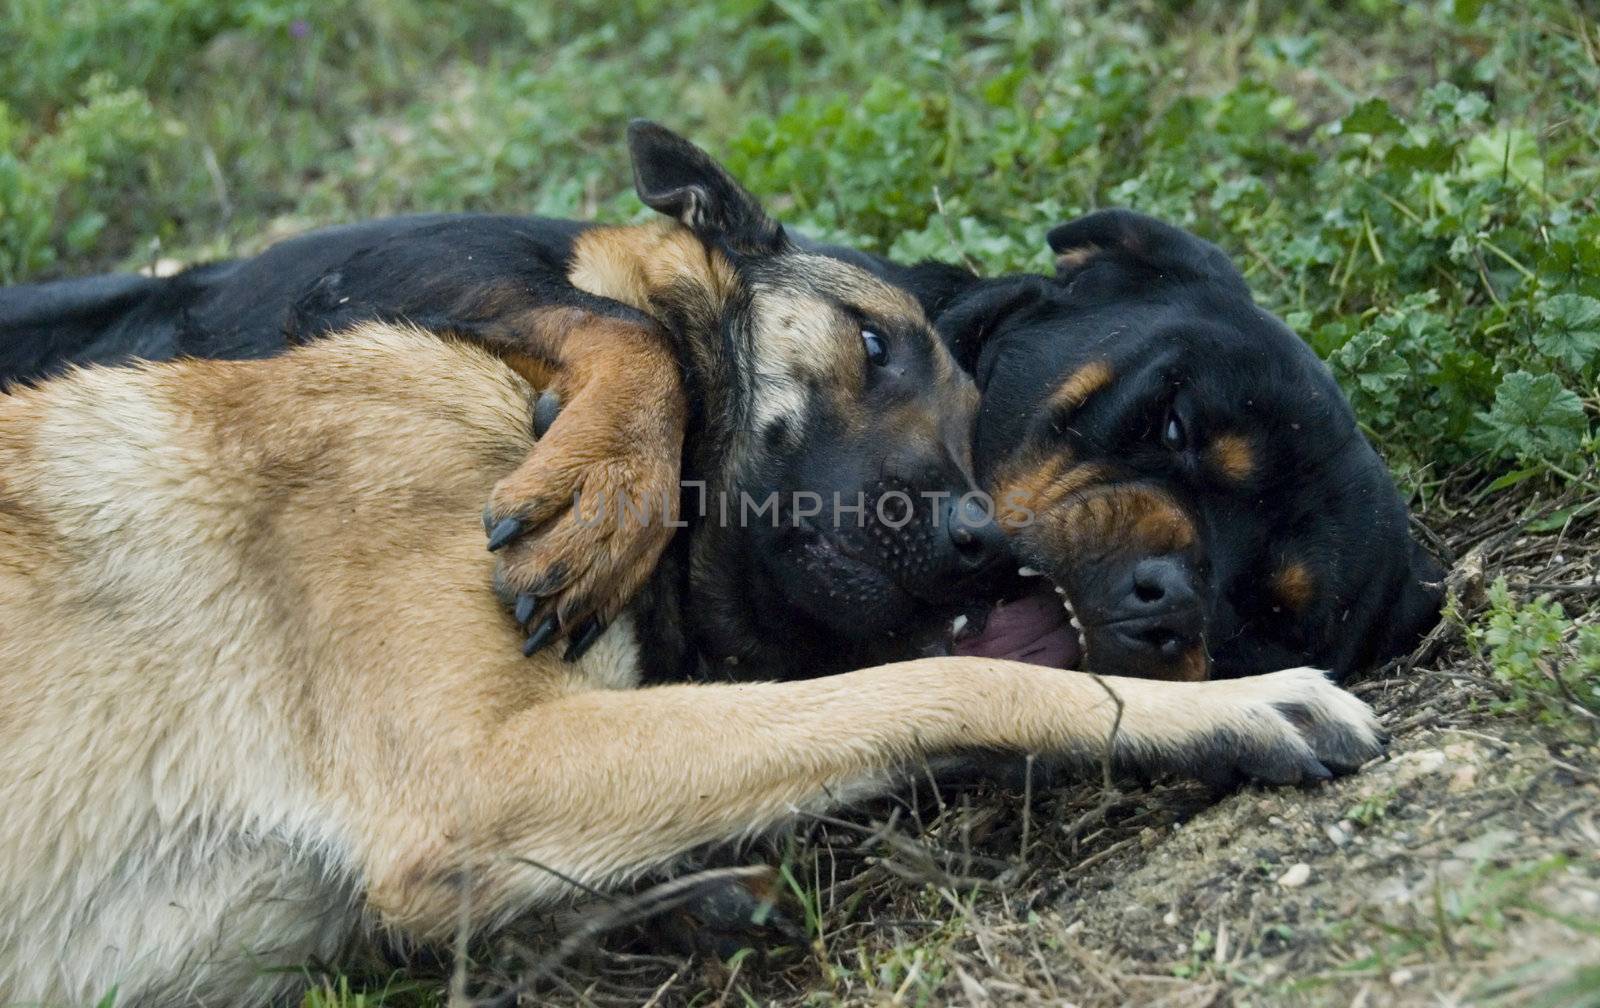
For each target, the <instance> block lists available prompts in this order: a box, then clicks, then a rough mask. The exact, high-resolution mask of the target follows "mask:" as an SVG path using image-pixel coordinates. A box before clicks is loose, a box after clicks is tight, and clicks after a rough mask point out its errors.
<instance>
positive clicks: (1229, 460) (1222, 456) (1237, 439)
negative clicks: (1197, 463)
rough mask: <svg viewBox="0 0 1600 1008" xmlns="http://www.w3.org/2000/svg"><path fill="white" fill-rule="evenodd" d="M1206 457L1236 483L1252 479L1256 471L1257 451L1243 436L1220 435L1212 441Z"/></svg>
mask: <svg viewBox="0 0 1600 1008" xmlns="http://www.w3.org/2000/svg"><path fill="white" fill-rule="evenodd" d="M1206 456H1207V457H1208V458H1209V459H1210V460H1211V464H1212V465H1213V466H1215V467H1216V468H1217V471H1218V472H1220V473H1222V474H1223V475H1224V476H1226V477H1228V478H1229V479H1231V480H1233V481H1235V482H1242V481H1244V480H1247V479H1249V478H1250V475H1251V474H1252V473H1254V472H1255V471H1256V453H1255V449H1253V448H1251V447H1250V439H1249V438H1247V437H1245V436H1244V435H1243V434H1219V435H1217V436H1216V437H1214V438H1212V439H1211V445H1210V447H1208V448H1207V449H1206Z"/></svg>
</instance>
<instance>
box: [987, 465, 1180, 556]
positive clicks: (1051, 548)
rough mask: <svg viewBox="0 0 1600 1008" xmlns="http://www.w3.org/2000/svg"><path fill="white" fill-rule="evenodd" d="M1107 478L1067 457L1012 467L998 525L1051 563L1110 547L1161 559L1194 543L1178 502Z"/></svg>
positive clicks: (1002, 482)
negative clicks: (1053, 559)
mask: <svg viewBox="0 0 1600 1008" xmlns="http://www.w3.org/2000/svg"><path fill="white" fill-rule="evenodd" d="M1112 478H1113V474H1112V472H1111V471H1110V470H1109V469H1108V468H1107V467H1105V466H1100V465H1095V464H1084V465H1074V464H1072V462H1071V461H1070V460H1069V459H1067V458H1066V457H1065V456H1064V455H1060V457H1059V458H1044V459H1035V460H1034V461H1033V462H1032V463H1031V464H1025V465H1021V466H1016V467H1012V468H1011V469H1010V470H1009V471H1007V472H1006V473H1005V474H1004V475H1003V476H1002V477H1001V478H1000V479H999V480H998V481H997V485H996V489H995V491H994V495H995V499H996V510H997V513H998V515H999V520H1000V521H1001V523H1002V524H1003V525H1005V526H1006V527H1007V528H1008V529H1009V530H1010V531H1012V532H1014V533H1016V534H1018V535H1020V536H1021V537H1022V539H1023V540H1024V541H1025V542H1027V543H1029V544H1030V545H1031V546H1032V547H1034V549H1036V550H1037V551H1038V552H1041V553H1043V554H1044V555H1046V556H1051V557H1062V558H1067V559H1070V558H1071V557H1072V556H1075V555H1077V554H1078V553H1080V552H1082V551H1084V550H1095V551H1101V552H1103V551H1105V550H1108V549H1110V550H1123V551H1127V552H1130V553H1135V554H1138V555H1143V556H1160V555H1162V554H1166V553H1177V552H1181V551H1183V550H1186V549H1188V548H1189V547H1191V546H1193V545H1194V542H1195V538H1196V533H1195V527H1194V522H1193V521H1192V520H1191V519H1190V518H1189V515H1188V513H1187V512H1185V511H1184V510H1183V508H1182V507H1180V506H1179V505H1178V503H1177V501H1175V500H1173V499H1172V498H1171V497H1170V496H1168V495H1167V494H1166V493H1165V492H1163V491H1161V490H1159V489H1157V488H1155V487H1152V486H1147V485H1144V484H1141V483H1114V482H1111V480H1112Z"/></svg>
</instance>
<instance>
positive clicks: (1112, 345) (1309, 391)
mask: <svg viewBox="0 0 1600 1008" xmlns="http://www.w3.org/2000/svg"><path fill="white" fill-rule="evenodd" d="M1049 240H1050V244H1051V246H1052V248H1053V249H1054V250H1055V251H1056V252H1057V253H1058V254H1061V255H1062V256H1063V258H1062V260H1061V264H1060V269H1059V270H1058V273H1057V275H1056V276H1054V277H1042V276H1024V277H1006V278H1001V279H997V280H991V281H982V282H973V283H969V284H967V285H966V286H965V288H964V289H963V290H962V291H961V293H960V294H958V295H957V296H956V297H955V298H954V299H953V301H952V302H951V304H950V305H949V307H948V308H947V310H946V311H945V312H944V313H943V314H942V315H941V317H940V318H939V323H938V324H939V327H940V329H941V332H942V334H943V335H944V337H945V339H946V341H947V342H948V343H949V344H950V346H951V348H952V350H953V351H954V352H955V354H956V356H957V359H958V360H960V361H961V362H962V364H963V366H965V367H968V368H969V369H970V370H971V371H972V372H973V374H974V375H975V376H976V378H977V381H978V386H979V389H980V390H981V392H982V394H983V400H982V406H981V407H980V411H979V417H978V424H977V431H976V436H975V446H974V455H975V458H976V462H977V466H978V470H979V477H980V479H983V478H985V477H986V476H989V475H991V474H993V473H994V472H995V471H996V470H997V469H999V468H1001V467H1002V466H1004V465H1005V464H1007V462H1009V461H1012V460H1015V459H1017V458H1019V457H1027V456H1030V455H1031V456H1033V457H1046V456H1048V455H1050V454H1052V453H1056V452H1069V453H1071V456H1072V457H1073V458H1074V459H1075V460H1077V461H1079V462H1088V463H1101V464H1104V465H1107V466H1109V467H1111V468H1113V469H1114V470H1115V471H1116V472H1117V473H1118V475H1117V476H1116V477H1114V479H1117V480H1123V481H1129V482H1142V483H1147V484H1151V485H1154V486H1156V487H1159V488H1160V489H1162V490H1164V491H1166V492H1167V493H1168V494H1170V495H1171V496H1172V497H1174V498H1175V499H1176V500H1177V501H1178V502H1179V503H1180V504H1181V505H1182V507H1183V509H1184V510H1185V511H1186V512H1187V513H1188V514H1189V515H1190V516H1191V517H1192V518H1193V519H1194V522H1195V524H1196V525H1197V526H1198V528H1199V531H1200V543H1199V548H1198V554H1199V555H1198V558H1197V562H1193V563H1191V564H1190V565H1189V566H1188V568H1187V576H1188V577H1189V578H1190V580H1191V581H1192V583H1193V588H1194V590H1195V591H1196V592H1197V594H1198V595H1199V596H1200V598H1201V600H1202V602H1203V609H1204V619H1205V626H1204V636H1205V644H1206V647H1207V649H1208V651H1209V653H1210V656H1211V658H1212V661H1213V667H1212V674H1213V675H1222V676H1238V675H1250V674H1255V673H1260V672H1268V671H1272V670H1275V669H1279V668H1285V667H1289V666H1296V665H1311V666H1315V667H1319V668H1327V669H1330V670H1332V671H1333V672H1334V674H1335V675H1336V676H1338V677H1343V676H1346V675H1349V674H1350V673H1352V672H1355V671H1357V670H1360V669H1364V668H1368V667H1370V666H1372V665H1374V664H1376V663H1378V662H1381V661H1384V660H1386V659H1388V658H1390V657H1392V656H1394V655H1396V654H1399V653H1402V652H1404V651H1406V650H1409V648H1410V647H1411V646H1412V645H1413V644H1414V643H1415V641H1416V640H1417V638H1418V637H1419V636H1420V634H1421V633H1422V632H1423V631H1424V630H1426V629H1427V628H1428V627H1430V626H1432V625H1433V623H1434V622H1435V621H1436V620H1437V618H1438V611H1439V605H1440V602H1441V599H1442V588H1441V581H1442V578H1443V572H1442V571H1441V569H1440V567H1439V565H1438V563H1437V562H1436V561H1434V559H1433V558H1432V557H1430V556H1429V555H1428V554H1427V553H1426V551H1425V550H1423V549H1422V548H1421V547H1420V546H1419V545H1418V544H1417V543H1416V542H1415V541H1414V540H1413V539H1412V538H1411V535H1410V532H1409V529H1408V525H1407V515H1406V509H1405V506H1404V503H1403V501H1402V500H1401V498H1400V495H1399V494H1398V493H1397V491H1396V489H1395V486H1394V483H1393V481H1392V479H1391V478H1390V475H1389V472H1388V469H1387V468H1386V467H1385V466H1384V464H1383V462H1382V460H1381V459H1380V458H1379V457H1378V455H1377V453H1376V452H1375V451H1374V450H1373V448H1372V446H1371V444H1370V443H1369V442H1368V441H1367V440H1366V438H1365V437H1364V436H1363V435H1362V433H1361V431H1360V429H1359V428H1358V426H1357V424H1356V420H1355V417H1354V416H1353V415H1352V413H1351V411H1350V407H1349V405H1348V403H1347V402H1346V400H1345V398H1344V396H1343V394H1342V393H1341V391H1340V390H1339V388H1338V386H1337V384H1336V383H1335V382H1334V380H1333V377H1332V375H1331V374H1330V373H1329V371H1328V369H1327V367H1326V366H1325V365H1324V364H1323V363H1322V361H1321V360H1319V359H1318V358H1317V356H1316V355H1315V354H1314V353H1313V352H1312V351H1311V349H1310V347H1308V346H1307V345H1306V344H1305V343H1304V342H1303V341H1301V340H1300V339H1299V338H1298V337H1296V336H1295V335H1294V333H1292V332H1291V331H1290V330H1289V329H1288V328H1287V327H1286V326H1285V325H1284V324H1283V323H1282V322H1281V321H1279V320H1278V319H1277V318H1275V317H1273V316H1272V315H1271V314H1270V313H1268V312H1266V311H1264V310H1262V309H1261V308H1260V307H1258V306H1257V305H1256V304H1255V302H1254V301H1253V300H1252V298H1251V295H1250V291H1249V288H1248V287H1247V286H1246V284H1245V281H1244V278H1243V277H1242V276H1241V275H1240V274H1239V272H1238V270H1237V269H1236V268H1235V267H1234V266H1233V264H1232V263H1231V262H1230V261H1229V259H1228V257H1227V256H1226V255H1225V254H1224V253H1223V252H1222V250H1221V249H1219V248H1217V247H1216V246H1215V245H1213V244H1211V243H1210V242H1206V241H1203V240H1201V239H1199V238H1197V237H1195V236H1194V235H1192V234H1190V233H1188V232H1186V231H1183V230H1181V229H1179V228H1176V227H1172V226H1171V225H1168V224H1165V223H1162V222H1160V221H1157V220H1154V219H1152V218H1149V217H1146V216H1144V215H1141V214H1137V213H1133V212H1131V211H1126V210H1105V211H1100V212H1097V213H1094V214H1090V215H1089V216H1087V217H1084V218H1081V219H1079V220H1077V221H1074V222H1071V223H1068V224H1064V225H1062V226H1061V227H1058V228H1056V229H1054V230H1053V231H1052V232H1051V233H1050V236H1049ZM1091 360H1103V361H1107V362H1109V364H1110V365H1111V368H1112V371H1113V374H1114V375H1115V378H1114V382H1113V384H1112V386H1111V387H1110V388H1108V389H1106V390H1104V391H1103V392H1101V393H1098V394H1096V395H1095V396H1094V397H1092V398H1091V399H1090V400H1089V402H1088V403H1087V404H1085V406H1084V407H1083V408H1082V409H1079V410H1076V411H1074V412H1073V414H1072V416H1071V418H1070V422H1065V423H1063V422H1061V421H1060V419H1059V418H1057V417H1055V416H1053V415H1051V411H1050V408H1049V406H1048V403H1049V400H1050V396H1051V394H1052V393H1054V392H1055V391H1056V390H1057V389H1058V388H1059V387H1060V385H1061V383H1062V381H1063V380H1064V379H1066V378H1067V376H1069V375H1071V374H1073V373H1074V372H1075V371H1076V370H1077V369H1078V368H1079V367H1081V366H1082V365H1083V364H1085V363H1086V362H1088V361H1091ZM1172 408H1176V409H1177V410H1179V412H1180V414H1181V419H1182V421H1183V423H1184V426H1185V428H1186V430H1187V432H1188V434H1189V435H1190V437H1191V440H1193V441H1194V444H1193V445H1191V446H1190V450H1189V451H1187V452H1179V453H1174V452H1173V451H1171V450H1169V449H1167V448H1166V447H1165V446H1164V445H1163V443H1162V441H1161V433H1162V431H1161V427H1162V422H1163V420H1164V419H1165V417H1166V416H1167V412H1166V411H1167V410H1169V409H1172ZM1223 433H1237V434H1242V435H1244V436H1246V437H1247V438H1248V440H1249V443H1250V445H1251V446H1252V448H1253V452H1252V455H1253V463H1254V465H1253V470H1252V472H1251V473H1250V474H1249V476H1248V477H1247V478H1245V479H1244V480H1241V481H1233V480H1229V479H1225V478H1219V477H1218V474H1217V473H1216V472H1214V471H1212V470H1211V469H1210V467H1208V465H1207V464H1206V462H1205V459H1204V457H1203V455H1204V450H1205V444H1206V439H1207V438H1209V437H1212V436H1215V435H1219V434H1223ZM1031 559H1032V560H1034V561H1035V562H1036V563H1037V564H1039V565H1040V566H1041V567H1043V568H1044V569H1045V570H1046V571H1047V572H1052V573H1053V574H1055V576H1057V579H1058V580H1059V581H1062V582H1064V583H1065V582H1071V581H1072V580H1073V577H1072V575H1071V574H1070V573H1067V571H1068V570H1069V569H1070V568H1072V567H1074V566H1075V565H1079V566H1081V565H1083V563H1084V559H1083V558H1075V557H1059V556H1036V557H1032V558H1031ZM1139 559H1141V558H1140V557H1137V556H1135V557H1131V558H1128V562H1130V563H1131V562H1134V561H1137V560H1139ZM1291 561H1295V562H1300V563H1303V564H1305V566H1306V568H1307V570H1308V572H1309V574H1310V576H1311V583H1312V585H1313V591H1312V593H1311V596H1310V599H1309V601H1308V604H1307V605H1306V607H1305V608H1304V609H1303V610H1301V611H1298V612H1297V611H1295V610H1294V608H1293V607H1292V606H1289V605H1287V604H1285V602H1284V600H1283V598H1282V597H1281V596H1280V595H1279V594H1277V593H1275V591H1274V590H1273V587H1272V584H1273V578H1274V576H1275V574H1276V573H1277V572H1278V571H1279V570H1281V568H1282V566H1283V565H1284V564H1286V563H1288V562H1291ZM1077 580H1078V583H1076V584H1070V585H1069V587H1070V588H1071V589H1072V590H1069V595H1072V596H1074V598H1073V602H1074V604H1075V606H1076V607H1077V609H1078V612H1079V615H1080V617H1082V618H1084V619H1085V622H1087V621H1088V614H1089V613H1091V612H1092V611H1093V610H1094V609H1095V607H1096V606H1095V603H1096V599H1095V597H1094V596H1096V595H1097V594H1102V595H1103V594H1104V593H1106V592H1110V591H1114V590H1116V587H1117V586H1115V585H1113V584H1110V583H1108V579H1107V578H1104V577H1102V578H1099V579H1093V578H1091V579H1089V580H1090V581H1092V582H1093V581H1098V582H1099V583H1087V584H1085V583H1083V581H1084V579H1083V578H1081V577H1080V578H1078V579H1077ZM1094 650H1095V648H1094V642H1093V637H1092V635H1091V646H1090V653H1091V656H1093V654H1094Z"/></svg>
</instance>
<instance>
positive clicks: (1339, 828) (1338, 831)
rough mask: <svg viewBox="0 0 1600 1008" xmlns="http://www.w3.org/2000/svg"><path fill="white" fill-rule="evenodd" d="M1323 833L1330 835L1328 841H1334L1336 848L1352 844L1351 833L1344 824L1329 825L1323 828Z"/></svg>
mask: <svg viewBox="0 0 1600 1008" xmlns="http://www.w3.org/2000/svg"><path fill="white" fill-rule="evenodd" d="M1322 831H1323V832H1324V833H1326V834H1328V839H1329V840H1332V841H1333V844H1334V846H1335V847H1343V846H1344V845H1345V844H1347V843H1349V842H1350V831H1349V830H1347V829H1345V828H1344V824H1343V823H1328V824H1327V825H1326V826H1324V827H1322Z"/></svg>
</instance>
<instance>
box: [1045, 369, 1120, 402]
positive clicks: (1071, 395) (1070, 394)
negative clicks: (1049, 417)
mask: <svg viewBox="0 0 1600 1008" xmlns="http://www.w3.org/2000/svg"><path fill="white" fill-rule="evenodd" d="M1111 378H1112V374H1111V365H1110V364H1108V363H1107V362H1105V361H1090V362H1089V363H1087V364H1085V365H1083V366H1082V367H1080V368H1079V369H1078V370H1076V371H1074V372H1072V374H1070V375H1068V376H1067V379H1066V381H1063V382H1062V383H1061V385H1060V387H1058V388H1057V389H1056V391H1055V394H1054V395H1052V396H1051V397H1050V408H1051V409H1052V410H1055V411H1057V412H1066V413H1070V412H1071V411H1073V410H1075V409H1077V408H1078V407H1080V406H1082V405H1083V404H1084V403H1086V402H1088V401H1089V397H1090V396H1092V395H1094V394H1095V393H1096V392H1099V391H1100V390H1101V389H1103V388H1105V387H1106V386H1107V385H1110V384H1111Z"/></svg>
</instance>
